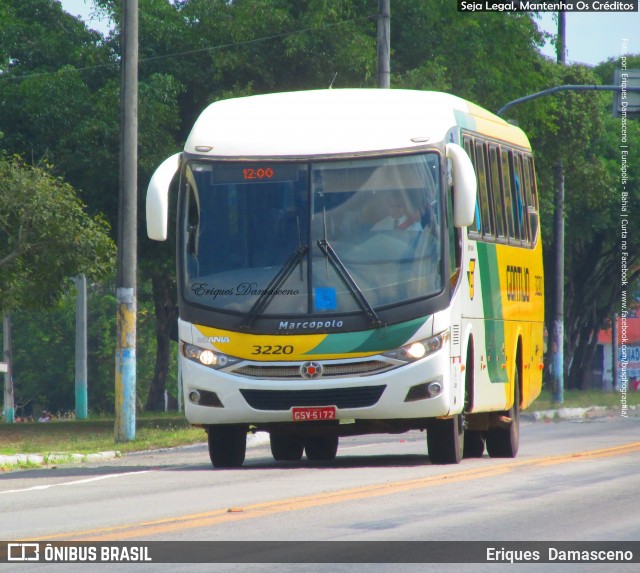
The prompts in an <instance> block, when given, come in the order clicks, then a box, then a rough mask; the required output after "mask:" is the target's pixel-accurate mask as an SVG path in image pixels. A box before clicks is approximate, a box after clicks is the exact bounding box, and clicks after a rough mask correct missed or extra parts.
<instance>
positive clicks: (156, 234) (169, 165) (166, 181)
mask: <svg viewBox="0 0 640 573" xmlns="http://www.w3.org/2000/svg"><path fill="white" fill-rule="evenodd" d="M180 155H181V154H180V153H176V154H175V155H172V156H171V157H169V158H168V159H165V160H164V161H163V162H162V163H161V164H160V166H159V167H158V169H156V172H155V173H154V174H153V177H151V181H149V187H147V204H146V211H147V235H148V236H149V238H150V239H153V240H154V241H166V240H167V224H168V219H169V186H170V185H171V180H172V179H173V176H174V175H175V174H176V172H177V171H178V169H179V168H180Z"/></svg>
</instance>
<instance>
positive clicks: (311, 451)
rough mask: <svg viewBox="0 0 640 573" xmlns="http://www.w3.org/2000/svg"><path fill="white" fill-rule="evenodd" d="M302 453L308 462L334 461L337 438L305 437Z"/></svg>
mask: <svg viewBox="0 0 640 573" xmlns="http://www.w3.org/2000/svg"><path fill="white" fill-rule="evenodd" d="M304 451H305V453H306V454H307V459H308V460H309V461H322V462H327V461H331V460H335V458H336V454H337V453H338V436H307V437H306V438H305V439H304Z"/></svg>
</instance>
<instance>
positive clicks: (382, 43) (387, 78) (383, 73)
mask: <svg viewBox="0 0 640 573" xmlns="http://www.w3.org/2000/svg"><path fill="white" fill-rule="evenodd" d="M390 4H391V0H378V87H379V88H383V89H389V88H390V87H391V6H390Z"/></svg>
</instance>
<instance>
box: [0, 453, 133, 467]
mask: <svg viewBox="0 0 640 573" xmlns="http://www.w3.org/2000/svg"><path fill="white" fill-rule="evenodd" d="M121 455H122V454H121V453H120V452H117V451H110V452H97V453H94V454H61V453H53V454H13V455H10V456H6V455H0V466H17V465H27V464H33V465H46V464H56V463H58V464H67V463H82V462H98V461H102V460H112V459H114V458H119V457H120V456H121Z"/></svg>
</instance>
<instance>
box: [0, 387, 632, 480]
mask: <svg viewBox="0 0 640 573" xmlns="http://www.w3.org/2000/svg"><path fill="white" fill-rule="evenodd" d="M564 398H565V400H564V403H563V404H562V406H563V407H566V408H579V407H589V406H605V407H608V408H612V409H619V408H620V393H619V392H601V391H597V390H589V391H583V390H567V391H565V393H564ZM626 398H627V404H628V405H629V406H636V407H637V406H640V392H628V393H627V396H626ZM557 407H558V405H557V404H554V403H553V400H552V395H551V392H549V391H547V390H543V391H542V394H541V395H540V397H539V398H538V399H537V400H536V401H535V402H534V403H533V404H532V405H531V406H530V407H529V408H528V409H527V411H529V412H531V411H536V410H551V409H555V408H557ZM136 426H137V427H136V437H135V440H133V441H131V442H126V443H118V444H115V443H114V420H113V418H105V417H100V418H94V419H89V420H83V421H77V420H54V421H52V422H48V423H37V422H30V423H20V424H2V423H0V455H12V454H18V453H20V454H30V453H39V454H43V455H45V456H46V455H47V454H51V453H62V454H65V453H67V454H72V453H80V454H90V453H94V452H101V451H112V450H117V451H120V452H122V453H127V452H135V451H143V450H153V449H161V448H170V447H175V446H182V445H188V444H194V443H198V442H203V441H205V440H206V436H205V433H204V431H203V430H202V429H201V428H193V427H192V426H190V425H189V424H188V423H187V421H186V420H185V419H184V417H183V416H180V415H175V414H173V415H160V416H158V415H153V416H150V415H143V416H139V417H138V418H137V420H136ZM1 469H2V467H1V466H0V470H1Z"/></svg>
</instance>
